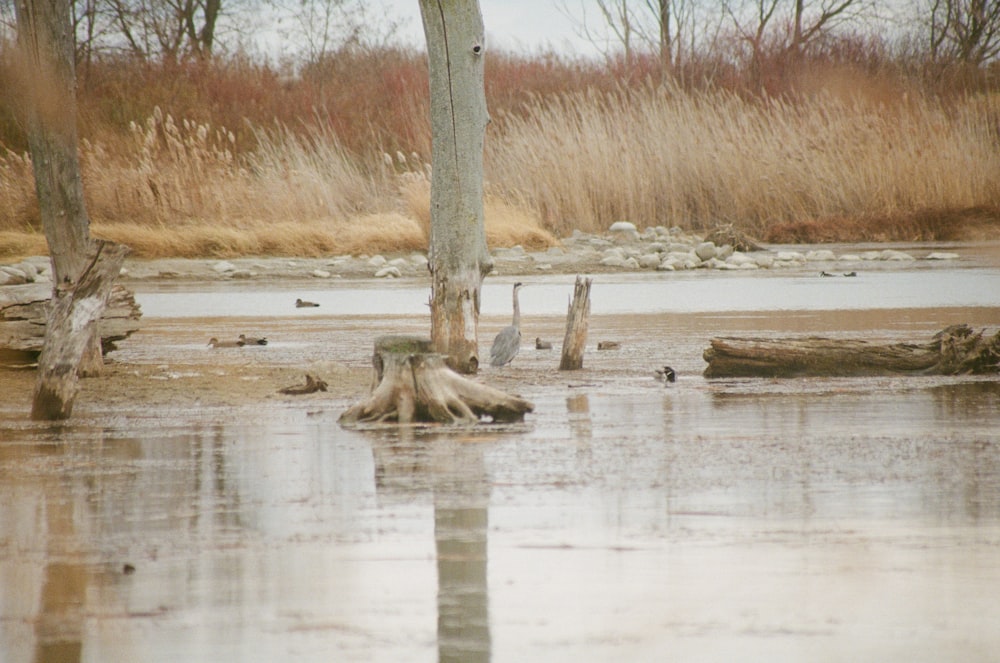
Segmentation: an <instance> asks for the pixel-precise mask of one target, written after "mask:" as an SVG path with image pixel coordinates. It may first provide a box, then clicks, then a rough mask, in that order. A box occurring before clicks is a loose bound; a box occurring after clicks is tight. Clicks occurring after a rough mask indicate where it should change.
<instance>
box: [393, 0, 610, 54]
mask: <svg viewBox="0 0 1000 663" xmlns="http://www.w3.org/2000/svg"><path fill="white" fill-rule="evenodd" d="M382 2H383V4H385V6H386V8H387V12H388V13H389V15H390V16H392V17H395V18H397V19H398V20H399V21H400V22H401V23H402V25H401V31H400V37H401V38H402V39H403V40H405V41H406V42H407V43H412V44H415V45H417V46H420V47H423V45H424V28H423V25H422V24H421V22H420V2H419V1H418V0H382ZM563 4H565V6H567V7H569V8H571V9H574V8H577V7H579V6H580V2H579V0H566V2H565V3H562V2H559V1H558V0H479V8H480V10H481V11H482V13H483V24H484V26H485V28H486V43H487V45H488V46H489V47H491V48H500V49H503V50H517V51H521V52H528V53H537V52H540V51H559V52H565V55H569V56H572V55H592V54H594V53H595V49H594V46H593V45H592V44H590V43H589V42H587V40H585V39H583V38H581V37H580V36H579V35H577V34H576V29H577V28H576V26H575V25H574V21H573V20H571V19H570V18H568V17H567V16H566V14H565V13H564V12H562V11H560V9H559V7H560V6H561V5H563Z"/></svg>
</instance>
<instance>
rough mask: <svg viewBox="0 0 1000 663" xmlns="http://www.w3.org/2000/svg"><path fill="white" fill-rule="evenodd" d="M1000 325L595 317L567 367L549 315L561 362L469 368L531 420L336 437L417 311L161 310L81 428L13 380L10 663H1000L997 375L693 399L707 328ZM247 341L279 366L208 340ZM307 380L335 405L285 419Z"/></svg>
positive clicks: (6, 551) (843, 332)
mask: <svg viewBox="0 0 1000 663" xmlns="http://www.w3.org/2000/svg"><path fill="white" fill-rule="evenodd" d="M723 283H724V282H722V281H720V286H721V285H723ZM990 301H991V300H990V296H987V297H986V303H987V304H989V302H990ZM561 307H562V304H561V305H560V307H557V308H561ZM998 320H1000V303H994V304H992V305H982V306H944V307H937V308H902V309H891V310H886V309H873V310H867V309H863V308H862V309H859V310H852V311H844V310H832V311H831V310H799V311H775V310H749V311H741V312H723V311H719V312H704V311H702V312H686V313H683V312H682V313H678V312H667V313H663V312H661V313H654V314H641V313H623V314H616V315H601V314H600V313H599V312H597V313H595V314H594V315H593V318H592V321H591V328H590V337H589V338H590V342H589V346H590V350H589V351H588V354H587V357H586V360H585V369H584V370H583V371H580V372H574V373H568V374H567V373H560V372H559V371H557V370H555V366H556V365H557V363H558V346H559V341H560V340H561V335H562V325H563V322H564V316H563V314H561V313H555V312H554V313H552V314H547V315H539V314H532V315H531V316H530V317H526V318H525V320H524V322H523V324H524V330H523V333H524V336H525V338H526V339H533V338H534V337H535V336H541V337H543V338H546V339H549V340H552V341H555V345H556V349H555V350H548V351H537V350H534V348H533V347H531V344H530V343H527V342H526V343H525V344H524V346H523V348H522V351H521V354H520V355H519V357H518V359H517V360H516V361H515V363H514V364H513V365H512V366H510V367H508V368H504V369H501V370H496V369H484V370H483V371H482V372H481V373H480V375H479V376H478V379H481V380H483V381H485V382H487V383H489V384H492V385H494V386H497V387H499V388H502V389H505V390H507V391H511V392H514V393H519V394H521V395H523V396H525V397H526V398H528V399H529V400H531V401H532V402H534V404H535V412H534V413H533V414H531V415H529V417H528V418H527V420H526V421H525V423H524V424H518V425H507V426H478V427H475V428H463V429H440V428H417V429H403V430H399V429H395V428H372V429H366V430H345V429H343V428H341V427H340V426H339V425H337V417H338V416H339V414H340V412H342V411H343V409H344V408H345V407H347V406H348V405H350V404H351V403H353V402H355V401H357V400H359V399H360V398H361V397H362V396H363V395H364V394H365V392H366V390H367V388H368V384H369V381H370V368H369V356H370V353H371V342H372V339H373V338H374V337H375V336H376V335H378V334H380V333H426V318H425V317H424V316H416V315H404V316H385V315H378V316H363V315H362V316H357V315H349V314H347V312H344V311H330V312H322V313H316V314H309V315H294V314H291V315H284V314H282V315H280V316H275V317H256V318H245V317H195V318H176V317H170V316H166V317H155V316H153V317H151V318H149V319H148V320H147V321H146V325H145V326H144V328H143V330H142V331H140V332H139V333H137V334H136V335H134V336H133V337H132V338H130V339H128V340H127V341H125V342H123V343H122V344H121V348H120V349H119V351H118V352H116V353H114V354H113V355H111V357H112V360H113V363H112V365H111V366H110V367H109V374H108V376H107V377H106V378H102V379H99V380H86V381H84V383H83V385H84V386H83V392H82V393H81V396H80V400H79V402H78V405H77V411H76V414H77V416H76V417H74V419H73V420H72V421H71V422H69V423H67V424H62V425H50V424H38V423H33V422H29V421H26V420H25V417H24V413H25V412H26V411H27V403H28V402H29V399H30V384H31V381H32V378H33V376H32V375H31V374H30V372H26V371H3V372H0V386H2V391H3V393H4V396H5V398H4V399H3V401H2V404H0V434H2V438H0V439H2V444H0V504H2V505H3V508H2V510H0V586H2V587H3V590H2V593H0V660H3V661H57V660H59V661H66V660H70V661H131V660H143V661H178V660H190V661H197V660H212V661H234V662H235V661H241V662H242V661H273V660H282V659H291V660H302V661H312V660H316V661H319V660H323V661H327V660H331V659H332V660H364V661H400V660H412V661H429V660H435V659H437V660H454V661H485V660H496V661H507V660H526V661H554V660H573V661H607V660H663V659H666V660H691V661H721V660H726V661H729V660H768V661H801V660H810V661H843V660H908V661H990V660H993V659H994V658H995V655H996V652H997V651H1000V632H998V631H997V629H996V628H995V624H996V622H997V619H998V618H1000V603H998V602H997V598H996V597H997V596H998V595H1000V562H998V561H997V560H998V559H1000V443H998V436H997V433H996V431H997V430H1000V383H998V381H996V380H995V379H985V378H971V377H964V378H963V377H959V378H942V377H924V378H912V377H911V378H878V379H822V380H818V379H812V380H716V381H707V380H704V379H703V378H702V377H701V375H700V373H701V370H702V369H703V368H704V362H703V360H702V359H701V352H702V351H703V350H704V348H705V347H706V346H707V340H708V338H710V337H711V336H714V335H726V334H733V335H740V334H751V333H752V334H766V335H788V334H795V335H798V334H823V335H831V336H843V337H864V338H873V339H883V338H884V339H900V338H908V339H913V340H921V339H925V338H927V337H929V335H930V334H932V333H933V332H935V331H937V330H938V329H940V328H942V327H944V326H946V325H948V324H953V323H958V322H965V323H969V324H971V325H973V326H974V327H984V326H996V324H997V322H998ZM507 322H508V319H507V314H506V313H505V312H503V311H502V309H501V311H497V312H495V313H493V312H491V313H488V314H486V315H484V317H483V319H482V321H481V325H482V327H481V336H482V338H489V337H491V335H492V334H493V333H495V331H496V330H498V329H499V328H500V327H501V326H502V325H504V324H507ZM239 333H253V334H263V335H266V336H268V337H269V338H270V339H271V340H272V342H271V343H270V344H269V345H268V346H266V347H262V348H243V349H227V350H210V349H208V348H207V346H206V345H205V343H206V342H207V338H208V336H210V335H217V336H219V337H222V336H227V337H228V336H235V335H237V334H239ZM600 340H616V341H619V342H620V343H621V348H620V349H618V350H614V351H605V352H598V351H596V350H595V349H594V346H596V344H597V342H598V341H600ZM484 345H485V344H484ZM661 363H669V364H670V365H671V366H673V367H674V368H675V369H676V370H677V373H678V375H679V378H678V381H677V382H676V383H675V384H673V385H669V386H665V385H663V384H661V383H659V382H656V381H655V380H654V379H653V377H652V369H653V368H654V367H656V366H658V365H660V364H661ZM305 370H310V371H313V372H316V373H318V374H320V375H321V376H322V377H324V378H325V379H326V380H327V381H328V382H329V383H330V389H331V390H330V392H328V393H325V394H323V393H320V394H314V395H310V396H304V397H290V396H282V395H279V394H277V389H278V388H280V387H282V386H288V385H290V384H295V383H299V382H301V380H302V373H303V372H304V371H305Z"/></svg>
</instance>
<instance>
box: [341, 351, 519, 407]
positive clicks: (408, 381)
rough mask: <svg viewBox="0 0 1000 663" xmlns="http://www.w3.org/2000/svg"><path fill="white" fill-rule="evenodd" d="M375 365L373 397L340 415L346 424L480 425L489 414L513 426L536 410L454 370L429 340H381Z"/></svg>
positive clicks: (517, 398)
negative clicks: (481, 419) (433, 348)
mask: <svg viewBox="0 0 1000 663" xmlns="http://www.w3.org/2000/svg"><path fill="white" fill-rule="evenodd" d="M372 365H373V371H372V372H373V380H372V385H373V386H372V391H371V394H370V395H369V397H368V399H367V400H365V401H363V402H361V403H358V404H356V405H353V406H352V407H350V408H348V409H347V410H346V411H345V412H344V413H343V414H342V415H340V423H341V424H344V425H351V424H359V423H398V424H412V423H475V422H477V421H479V420H480V418H481V417H484V416H486V417H490V418H491V419H492V420H493V421H494V422H511V421H522V420H523V419H524V415H525V413H527V412H531V411H532V410H533V409H534V405H532V404H531V403H530V402H529V401H526V400H524V399H523V398H520V397H517V396H511V395H509V394H506V393H504V392H502V391H500V390H498V389H494V388H493V387H488V386H486V385H484V384H480V383H478V382H475V381H473V380H471V379H469V378H466V377H463V376H461V375H459V374H458V373H456V372H455V371H453V370H452V369H451V368H449V367H448V365H447V364H446V363H445V356H444V355H441V354H438V353H435V352H433V351H432V349H431V341H430V339H428V338H423V337H420V336H381V337H379V338H377V339H376V340H375V353H374V355H373V356H372Z"/></svg>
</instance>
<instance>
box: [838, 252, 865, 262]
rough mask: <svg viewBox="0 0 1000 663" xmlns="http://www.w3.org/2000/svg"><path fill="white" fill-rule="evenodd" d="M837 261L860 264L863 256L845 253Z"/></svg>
mask: <svg viewBox="0 0 1000 663" xmlns="http://www.w3.org/2000/svg"><path fill="white" fill-rule="evenodd" d="M837 260H839V261H840V262H858V261H859V260H861V256H859V255H858V254H857V253H845V254H843V255H842V256H840V257H839V258H837Z"/></svg>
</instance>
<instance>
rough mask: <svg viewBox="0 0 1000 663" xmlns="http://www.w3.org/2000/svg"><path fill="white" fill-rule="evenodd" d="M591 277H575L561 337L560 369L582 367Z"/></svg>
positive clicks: (588, 321) (588, 319) (569, 369)
mask: <svg viewBox="0 0 1000 663" xmlns="http://www.w3.org/2000/svg"><path fill="white" fill-rule="evenodd" d="M592 282H593V280H592V279H585V278H583V277H580V276H577V277H576V284H575V285H574V287H573V301H572V302H570V305H569V310H568V311H567V312H566V336H565V337H563V346H562V358H561V359H560V361H559V370H560V371H575V370H579V369H581V368H583V351H584V348H585V347H586V345H587V327H588V325H589V324H590V284H591V283H592Z"/></svg>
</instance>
